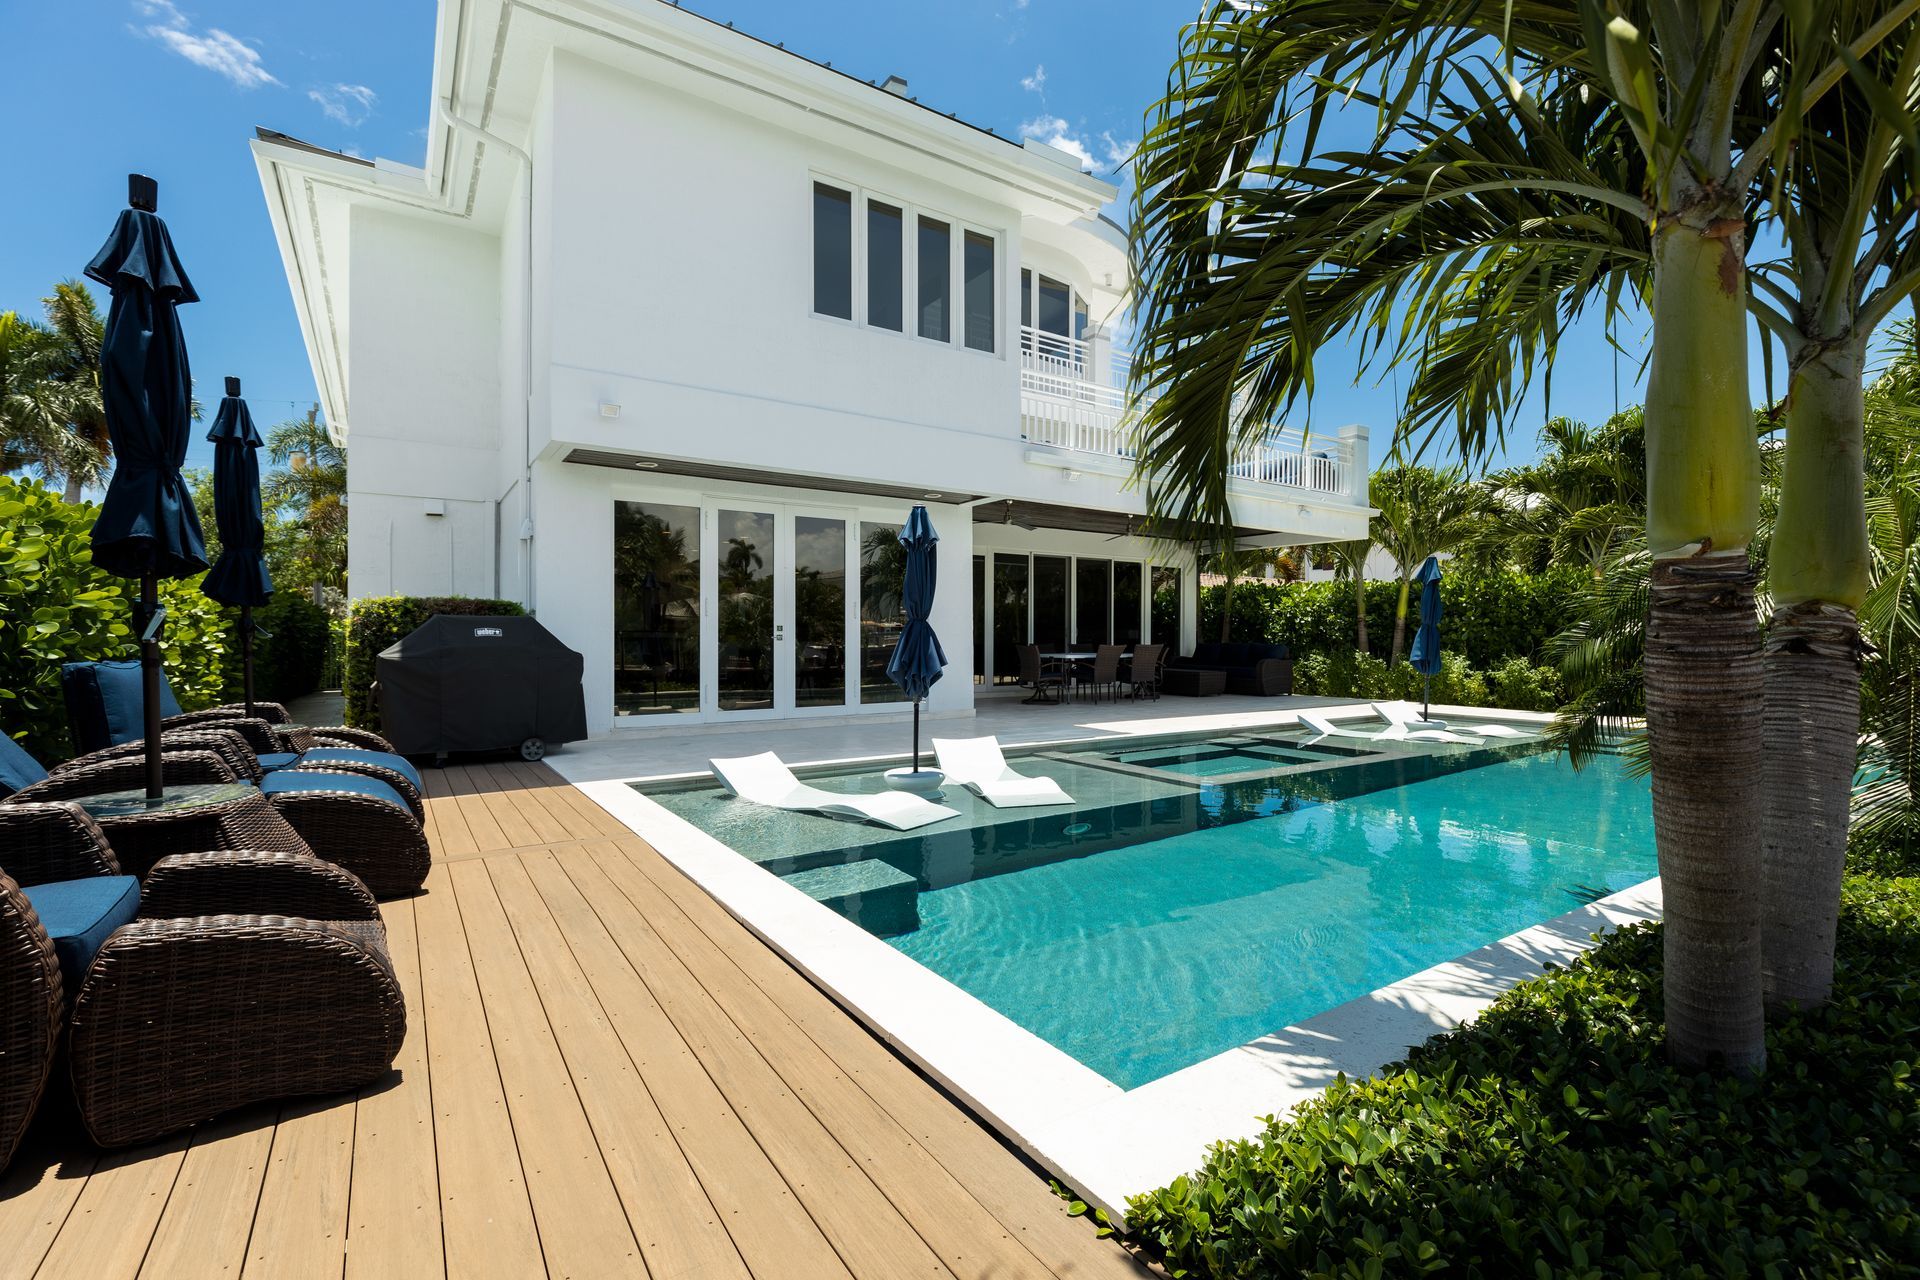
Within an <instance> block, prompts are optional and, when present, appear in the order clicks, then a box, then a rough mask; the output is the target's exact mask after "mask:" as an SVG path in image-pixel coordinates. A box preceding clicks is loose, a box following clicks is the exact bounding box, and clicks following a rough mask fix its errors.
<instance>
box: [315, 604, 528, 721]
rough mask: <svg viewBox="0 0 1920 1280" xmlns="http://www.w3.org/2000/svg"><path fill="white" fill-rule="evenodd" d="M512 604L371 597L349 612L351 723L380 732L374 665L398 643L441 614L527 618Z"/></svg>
mask: <svg viewBox="0 0 1920 1280" xmlns="http://www.w3.org/2000/svg"><path fill="white" fill-rule="evenodd" d="M525 612H526V610H525V609H522V608H521V607H520V606H519V605H517V604H515V603H514V602H513V601H511V600H486V599H480V598H478V597H473V596H368V597H366V598H364V599H361V600H355V601H354V602H353V603H352V604H351V605H349V606H348V608H347V640H346V667H345V671H344V672H343V674H342V677H341V681H342V682H341V686H340V688H341V691H342V692H343V693H344V694H345V695H346V699H347V723H348V724H350V725H352V726H354V727H355V728H359V729H372V730H375V731H378V730H379V728H380V704H379V702H378V700H377V699H376V698H375V697H374V695H373V682H374V680H375V679H376V678H377V675H376V672H375V669H374V659H375V658H377V657H379V656H380V651H381V650H383V649H385V648H387V647H388V646H389V645H392V644H393V643H394V642H395V641H398V640H402V639H404V638H406V636H407V634H408V633H409V632H411V631H412V630H413V629H414V628H415V627H417V626H419V625H420V624H421V623H423V622H425V621H426V620H427V619H428V618H431V617H433V615H435V614H436V613H451V614H456V615H459V616H461V617H489V616H492V617H500V616H503V615H505V616H517V615H519V614H522V613H525Z"/></svg>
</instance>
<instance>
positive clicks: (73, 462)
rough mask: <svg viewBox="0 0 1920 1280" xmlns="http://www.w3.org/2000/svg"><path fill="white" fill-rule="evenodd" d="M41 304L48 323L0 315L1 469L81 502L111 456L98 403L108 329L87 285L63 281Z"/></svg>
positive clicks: (96, 481)
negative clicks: (29, 473)
mask: <svg viewBox="0 0 1920 1280" xmlns="http://www.w3.org/2000/svg"><path fill="white" fill-rule="evenodd" d="M44 303H45V306H46V312H47V322H46V323H45V324H38V323H35V322H33V321H31V320H27V319H24V318H22V317H20V316H19V315H17V314H15V313H14V312H11V311H8V312H4V313H0V471H15V470H20V469H23V468H31V469H33V470H36V471H38V472H39V473H40V475H41V477H42V478H43V479H45V480H46V481H47V482H48V483H49V484H57V485H60V486H61V487H62V488H63V489H64V490H65V497H66V500H67V501H68V502H78V501H79V500H80V493H81V490H82V489H83V488H85V487H87V486H89V485H97V484H99V483H101V482H102V481H103V480H104V479H105V478H106V472H107V467H108V464H109V462H110V460H111V459H112V456H113V454H112V443H111V441H110V440H109V439H108V437H107V419H106V412H105V409H104V407H103V405H102V401H101V397H100V335H101V332H102V327H103V326H102V322H101V319H100V314H99V312H98V311H97V310H96V309H95V307H94V304H93V295H92V294H90V293H89V292H88V291H87V289H86V287H85V286H84V285H81V284H77V283H75V282H73V281H71V280H68V281H64V282H62V283H61V284H58V285H56V286H55V287H54V292H53V296H51V297H49V298H46V299H44Z"/></svg>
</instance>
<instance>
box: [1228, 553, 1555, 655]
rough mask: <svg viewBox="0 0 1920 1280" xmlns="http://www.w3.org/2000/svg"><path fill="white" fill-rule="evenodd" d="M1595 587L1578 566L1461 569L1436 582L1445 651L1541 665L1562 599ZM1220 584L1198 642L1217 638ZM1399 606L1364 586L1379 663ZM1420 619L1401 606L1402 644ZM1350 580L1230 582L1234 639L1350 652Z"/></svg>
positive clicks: (1382, 587) (1389, 585)
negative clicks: (1534, 570)
mask: <svg viewBox="0 0 1920 1280" xmlns="http://www.w3.org/2000/svg"><path fill="white" fill-rule="evenodd" d="M1590 585H1591V580H1590V578H1589V576H1588V574H1587V571H1586V570H1584V569H1581V568H1578V567H1573V568H1565V569H1552V570H1549V571H1548V572H1546V573H1537V574H1533V573H1518V572H1515V571H1513V570H1510V569H1492V570H1488V569H1474V568H1467V567H1461V568H1460V569H1458V570H1453V569H1452V568H1451V566H1450V567H1449V572H1448V573H1447V574H1446V576H1444V577H1443V578H1441V580H1440V598H1441V601H1442V603H1443V604H1444V605H1445V606H1446V621H1445V623H1444V624H1443V632H1444V634H1445V637H1446V643H1447V648H1449V649H1453V650H1456V651H1458V652H1459V653H1460V654H1461V655H1463V656H1464V657H1465V658H1466V660H1467V662H1468V664H1469V665H1471V666H1474V667H1477V668H1479V669H1481V670H1485V669H1487V668H1489V667H1493V666H1496V665H1498V664H1500V663H1502V662H1505V661H1506V660H1507V659H1509V658H1515V657H1520V658H1529V659H1532V658H1537V657H1538V656H1539V654H1540V651H1541V648H1542V646H1544V645H1545V644H1546V642H1547V641H1548V640H1549V639H1551V638H1552V637H1553V636H1554V635H1556V634H1558V633H1559V632H1560V631H1562V630H1564V629H1565V628H1566V626H1567V623H1568V621H1569V617H1568V613H1567V602H1568V601H1569V600H1572V599H1574V598H1575V597H1577V596H1578V595H1579V594H1580V593H1581V592H1583V591H1585V590H1587V589H1588V588H1589V587H1590ZM1224 593H1225V588H1224V587H1208V588H1207V589H1206V590H1204V591H1202V592H1201V593H1200V630H1199V634H1200V638H1201V639H1202V640H1213V639H1217V638H1218V637H1219V634H1220V598H1221V596H1222V595H1223V594H1224ZM1399 600H1400V584H1399V583H1397V582H1369V583H1368V584H1367V642H1368V649H1369V651H1371V652H1372V653H1373V654H1375V655H1376V656H1380V657H1385V656H1386V655H1387V654H1388V653H1390V652H1391V651H1392V648H1393V616H1394V610H1395V608H1396V607H1397V606H1398V604H1399ZM1419 618H1420V601H1419V595H1418V593H1417V592H1415V593H1414V595H1413V597H1412V599H1411V600H1410V602H1409V604H1408V607H1407V643H1408V644H1409V645H1411V644H1412V643H1413V628H1414V627H1415V626H1417V625H1418V623H1419ZM1354 623H1355V617H1354V609H1353V584H1352V583H1351V582H1288V583H1279V582H1267V581H1264V580H1261V579H1253V580H1249V581H1244V582H1236V583H1235V584H1234V588H1233V626H1232V636H1233V638H1234V639H1235V640H1265V641H1267V642H1269V643H1278V644H1285V645H1287V646H1288V647H1289V648H1291V649H1292V650H1293V654H1294V657H1295V658H1296V659H1298V658H1302V657H1305V656H1306V655H1308V654H1315V653H1326V654H1333V653H1336V652H1339V651H1341V650H1351V649H1352V648H1353V642H1354V639H1355V626H1354Z"/></svg>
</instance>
